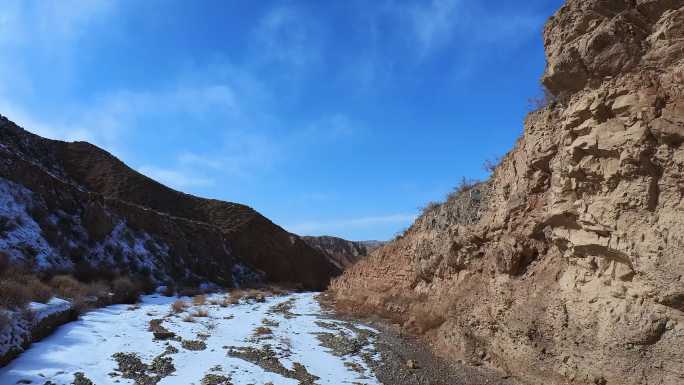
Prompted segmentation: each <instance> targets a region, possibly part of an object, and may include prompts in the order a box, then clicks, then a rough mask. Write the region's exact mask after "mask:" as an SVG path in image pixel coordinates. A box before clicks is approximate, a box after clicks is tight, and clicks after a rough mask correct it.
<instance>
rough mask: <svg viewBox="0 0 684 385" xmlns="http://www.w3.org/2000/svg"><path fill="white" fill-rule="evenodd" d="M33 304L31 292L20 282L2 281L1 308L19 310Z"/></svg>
mask: <svg viewBox="0 0 684 385" xmlns="http://www.w3.org/2000/svg"><path fill="white" fill-rule="evenodd" d="M29 302H31V291H30V290H29V288H27V287H26V286H25V285H23V284H22V283H20V282H17V281H14V280H9V279H4V278H3V279H2V281H0V307H1V308H8V309H19V308H23V307H24V306H26V305H27V304H28V303H29Z"/></svg>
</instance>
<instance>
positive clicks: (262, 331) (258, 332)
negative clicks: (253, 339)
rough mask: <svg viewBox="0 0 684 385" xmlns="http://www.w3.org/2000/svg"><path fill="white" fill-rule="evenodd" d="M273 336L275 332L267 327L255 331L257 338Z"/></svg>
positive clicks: (260, 327)
mask: <svg viewBox="0 0 684 385" xmlns="http://www.w3.org/2000/svg"><path fill="white" fill-rule="evenodd" d="M271 334H273V330H271V329H270V328H267V327H266V326H259V327H258V328H256V329H254V335H255V336H267V335H271Z"/></svg>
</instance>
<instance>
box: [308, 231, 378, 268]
mask: <svg viewBox="0 0 684 385" xmlns="http://www.w3.org/2000/svg"><path fill="white" fill-rule="evenodd" d="M302 239H303V240H304V242H306V243H308V244H309V246H311V247H313V248H315V249H317V250H318V251H320V252H321V253H323V254H325V256H326V257H327V258H328V259H329V260H330V262H332V264H333V265H335V266H337V267H338V268H339V269H340V270H344V269H346V268H348V267H350V266H352V265H353V264H355V263H356V262H358V261H359V260H360V259H362V258H365V257H366V256H368V254H370V253H371V252H372V251H374V250H375V249H377V248H379V247H380V246H382V245H383V242H380V241H348V240H346V239H342V238H338V237H330V236H318V237H313V236H306V237H302Z"/></svg>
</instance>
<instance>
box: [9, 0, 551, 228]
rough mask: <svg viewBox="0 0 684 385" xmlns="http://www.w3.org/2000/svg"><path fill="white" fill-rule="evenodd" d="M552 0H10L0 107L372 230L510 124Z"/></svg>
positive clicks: (486, 148) (269, 205)
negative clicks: (345, 0) (515, 0)
mask: <svg viewBox="0 0 684 385" xmlns="http://www.w3.org/2000/svg"><path fill="white" fill-rule="evenodd" d="M560 4H561V1H556V0H554V1H542V0H533V1H530V2H526V3H525V4H522V3H519V2H509V1H502V0H497V1H491V2H467V1H464V0H463V1H461V0H433V1H378V2H366V1H361V0H358V1H349V2H318V1H263V2H249V1H231V2H224V1H202V2H184V1H160V0H153V1H147V2H134V1H130V0H123V1H105V0H92V1H88V0H63V1H56V0H55V1H50V0H48V1H19V0H9V1H6V2H3V4H2V5H1V6H0V48H1V49H2V50H3V52H4V55H3V57H2V58H0V114H2V115H5V116H7V117H8V118H10V119H11V120H13V121H15V122H16V123H18V124H20V125H21V126H23V127H25V128H26V129H28V130H29V131H32V132H34V133H37V134H39V135H42V136H46V137H49V138H53V139H61V140H86V141H89V142H92V143H94V144H96V145H98V146H100V147H102V148H104V149H106V150H108V151H110V152H112V153H113V154H114V155H116V156H117V157H119V158H120V159H121V160H123V161H124V162H126V163H127V164H129V165H130V166H131V167H133V168H134V169H136V170H138V171H140V172H142V173H144V174H146V175H148V176H150V177H152V178H154V179H157V180H159V181H160V182H162V183H164V184H167V185H169V186H171V187H173V188H176V189H179V190H181V191H184V192H189V193H193V194H196V195H200V196H206V197H210V198H217V199H223V200H228V201H235V202H241V203H245V204H248V205H250V206H252V207H254V208H256V209H257V210H259V211H260V212H262V213H263V214H264V215H266V216H267V217H269V218H271V219H272V220H273V221H274V222H276V223H278V224H280V225H282V226H283V227H285V228H286V229H288V230H290V231H294V232H297V233H301V234H303V235H309V234H311V235H322V234H328V235H336V236H342V237H344V238H348V239H381V240H382V239H388V238H390V237H391V236H393V234H395V233H396V232H398V231H400V230H401V229H402V228H405V227H407V226H408V225H409V224H410V223H411V222H412V220H413V218H415V215H416V213H417V208H418V207H419V206H422V205H423V204H424V203H425V202H427V201H430V200H438V199H441V198H442V197H443V196H444V195H445V194H446V193H447V192H449V191H450V189H451V187H452V186H454V185H456V183H457V182H458V181H459V180H460V178H461V176H466V177H470V178H484V177H486V174H485V171H484V170H482V167H481V164H482V163H483V161H484V160H485V159H488V158H494V157H496V156H500V155H502V154H503V153H505V152H506V151H508V149H510V148H511V147H512V145H513V143H514V141H515V139H516V138H517V137H518V136H519V135H520V133H521V128H522V119H523V117H524V115H525V113H526V112H527V109H528V106H527V99H528V98H530V97H534V96H536V95H537V93H538V85H537V84H538V80H537V79H538V77H539V75H540V74H541V72H542V71H543V67H544V57H543V47H542V42H541V30H542V26H543V23H544V21H545V20H546V18H547V17H548V16H550V15H551V14H552V13H553V12H554V11H555V10H556V9H557V8H558V7H559V6H560Z"/></svg>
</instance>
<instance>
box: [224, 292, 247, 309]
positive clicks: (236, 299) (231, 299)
mask: <svg viewBox="0 0 684 385" xmlns="http://www.w3.org/2000/svg"><path fill="white" fill-rule="evenodd" d="M244 295H245V292H244V291H243V290H240V289H235V290H233V291H231V292H230V295H229V296H228V303H230V304H231V305H237V304H239V303H240V300H241V299H242V297H243V296H244Z"/></svg>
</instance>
